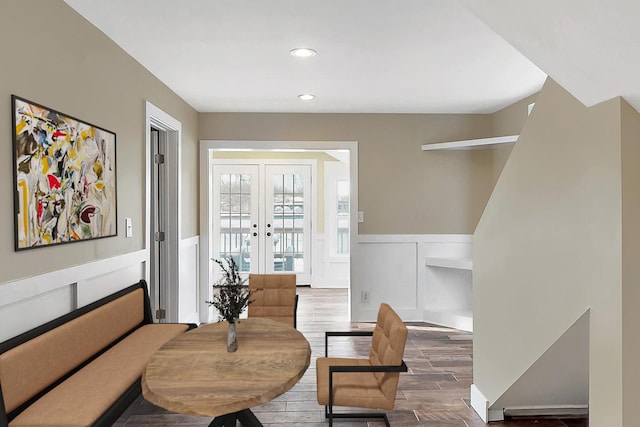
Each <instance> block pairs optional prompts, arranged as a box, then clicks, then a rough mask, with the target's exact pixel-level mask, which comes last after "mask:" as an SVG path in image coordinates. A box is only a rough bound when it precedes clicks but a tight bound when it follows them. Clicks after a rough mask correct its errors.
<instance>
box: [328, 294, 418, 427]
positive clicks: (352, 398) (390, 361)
mask: <svg viewBox="0 0 640 427" xmlns="http://www.w3.org/2000/svg"><path fill="white" fill-rule="evenodd" d="M407 332H408V331H407V327H406V326H405V325H404V323H402V320H401V319H400V317H398V315H397V314H396V312H395V311H393V309H392V308H391V307H389V306H388V305H387V304H381V305H380V310H379V311H378V320H377V322H376V327H375V329H374V330H373V332H371V331H353V332H325V338H324V345H325V357H319V358H318V359H317V360H316V375H317V380H318V403H319V404H320V405H324V407H325V416H326V417H327V418H329V426H333V419H334V418H383V419H384V422H385V423H386V425H387V426H389V419H388V418H387V414H385V413H380V412H374V413H341V414H336V413H334V412H333V406H351V407H358V408H370V409H393V406H394V404H395V400H396V390H397V388H398V377H399V375H400V372H407V365H405V363H404V361H403V360H402V356H403V354H404V346H405V343H406V341H407ZM363 335H365V336H371V335H372V336H373V338H372V341H371V351H370V353H369V358H366V359H365V358H362V359H348V358H339V357H327V356H328V355H327V344H328V342H327V341H328V337H330V336H363Z"/></svg>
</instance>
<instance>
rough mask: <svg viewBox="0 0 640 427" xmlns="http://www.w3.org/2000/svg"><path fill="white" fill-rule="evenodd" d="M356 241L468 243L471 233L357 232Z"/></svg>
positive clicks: (471, 237)
mask: <svg viewBox="0 0 640 427" xmlns="http://www.w3.org/2000/svg"><path fill="white" fill-rule="evenodd" d="M357 238H358V243H405V242H417V243H469V242H472V241H473V235H471V234H358V236H357Z"/></svg>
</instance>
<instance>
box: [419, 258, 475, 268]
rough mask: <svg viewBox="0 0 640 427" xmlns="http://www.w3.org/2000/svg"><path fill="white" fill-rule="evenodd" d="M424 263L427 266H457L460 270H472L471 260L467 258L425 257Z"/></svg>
mask: <svg viewBox="0 0 640 427" xmlns="http://www.w3.org/2000/svg"><path fill="white" fill-rule="evenodd" d="M424 265H426V266H427V267H441V268H457V269H460V270H473V261H472V260H471V259H467V258H440V257H426V258H425V259H424Z"/></svg>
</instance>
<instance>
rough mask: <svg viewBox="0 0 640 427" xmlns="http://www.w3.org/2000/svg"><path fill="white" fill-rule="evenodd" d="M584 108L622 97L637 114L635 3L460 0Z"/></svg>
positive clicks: (639, 62)
mask: <svg viewBox="0 0 640 427" xmlns="http://www.w3.org/2000/svg"><path fill="white" fill-rule="evenodd" d="M462 3H463V4H464V5H465V6H467V7H468V8H469V9H470V10H473V11H474V12H475V13H476V14H477V16H479V17H481V18H482V19H483V21H485V22H487V23H488V24H489V25H490V26H491V28H493V29H494V30H496V32H497V33H499V34H500V35H501V36H502V37H504V38H505V39H506V40H507V41H508V42H509V43H511V44H512V45H513V46H515V47H516V48H517V49H518V50H519V51H520V52H522V53H523V54H524V55H526V56H527V58H529V59H531V60H532V61H533V62H535V63H536V65H538V66H539V67H540V68H542V69H543V70H544V71H545V72H546V73H547V74H548V75H549V76H550V77H552V78H553V79H554V80H556V81H557V82H558V83H560V84H561V85H562V86H563V87H564V88H565V89H567V90H568V91H569V92H570V93H571V94H572V95H573V96H575V97H576V98H578V99H579V100H580V101H582V102H583V103H584V104H585V105H587V106H591V105H594V104H597V103H599V102H603V101H606V100H608V99H611V98H614V97H616V96H623V97H624V98H625V99H626V100H627V101H628V102H629V103H630V104H631V105H633V106H634V107H635V109H636V110H638V111H640V24H639V19H640V2H639V1H638V0H589V1H585V0H562V1H558V0H536V1H529V2H523V1H513V0H462Z"/></svg>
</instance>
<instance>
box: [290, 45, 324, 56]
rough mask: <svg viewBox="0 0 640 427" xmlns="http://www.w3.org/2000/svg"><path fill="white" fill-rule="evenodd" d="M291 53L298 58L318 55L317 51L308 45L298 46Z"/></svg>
mask: <svg viewBox="0 0 640 427" xmlns="http://www.w3.org/2000/svg"><path fill="white" fill-rule="evenodd" d="M289 53H290V54H291V55H293V56H295V57H296V58H309V57H311V56H316V53H317V52H316V51H315V50H313V49H310V48H308V47H297V48H295V49H291V50H290V51H289Z"/></svg>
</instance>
